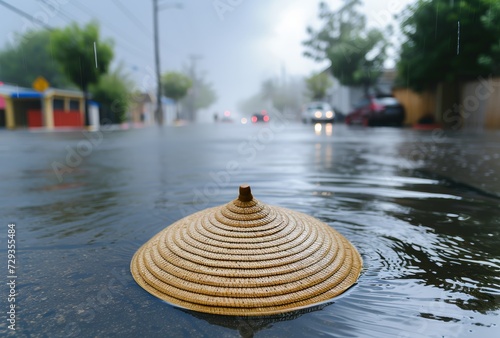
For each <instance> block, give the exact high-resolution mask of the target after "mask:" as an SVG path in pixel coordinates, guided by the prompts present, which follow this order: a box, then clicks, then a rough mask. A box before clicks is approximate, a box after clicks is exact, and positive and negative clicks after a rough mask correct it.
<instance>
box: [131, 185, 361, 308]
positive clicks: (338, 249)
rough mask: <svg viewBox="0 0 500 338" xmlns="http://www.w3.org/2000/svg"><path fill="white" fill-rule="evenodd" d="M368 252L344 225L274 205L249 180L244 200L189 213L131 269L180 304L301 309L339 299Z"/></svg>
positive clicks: (164, 232)
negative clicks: (340, 227)
mask: <svg viewBox="0 0 500 338" xmlns="http://www.w3.org/2000/svg"><path fill="white" fill-rule="evenodd" d="M361 267H362V261H361V257H360V255H359V253H358V251H357V250H356V248H355V247H354V246H353V245H352V244H351V243H350V242H349V241H348V240H347V239H346V238H344V236H342V235H341V234H340V233H338V232H337V231H336V230H334V229H333V228H331V227H330V226H328V225H327V224H325V223H323V222H321V221H320V220H318V219H316V218H313V217H311V216H308V215H305V214H303V213H300V212H296V211H292V210H289V209H285V208H281V207H276V206H269V205H266V204H264V203H261V202H260V201H258V200H257V199H255V198H253V196H252V193H251V191H250V187H249V186H241V187H240V194H239V196H238V198H237V199H235V200H234V201H232V202H229V203H228V204H225V205H222V206H218V207H214V208H209V209H206V210H203V211H200V212H197V213H194V214H192V215H190V216H188V217H185V218H183V219H181V220H179V221H177V222H175V223H173V224H172V225H170V226H168V227H167V228H165V229H164V230H162V231H160V232H159V233H158V234H157V235H155V236H154V237H153V238H151V239H150V240H149V241H148V242H146V243H145V244H144V245H143V246H142V247H141V248H139V250H138V251H137V252H136V253H135V255H134V257H133V258H132V263H131V272H132V275H133V277H134V279H135V280H136V282H137V283H138V284H139V285H140V286H142V287H143V288H144V289H146V291H148V292H149V293H151V294H153V295H155V296H156V297H158V298H160V299H163V300H165V301H167V302H168V303H171V304H173V305H176V306H179V307H182V308H186V309H190V310H194V311H199V312H205V313H213V314H220V315H237V316H259V315H270V314H276V313H281V312H287V311H294V310H298V309H301V308H304V307H309V306H312V305H316V304H318V303H321V302H324V301H328V300H331V299H332V298H333V297H335V296H337V295H339V294H341V293H342V292H344V291H346V290H347V289H348V288H349V287H350V286H352V285H353V284H354V283H355V282H356V280H357V279H358V277H359V274H360V271H361Z"/></svg>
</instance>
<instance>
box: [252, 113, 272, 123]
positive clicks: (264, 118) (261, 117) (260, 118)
mask: <svg viewBox="0 0 500 338" xmlns="http://www.w3.org/2000/svg"><path fill="white" fill-rule="evenodd" d="M251 120H252V123H257V122H269V115H267V112H266V111H265V110H263V111H261V112H260V113H255V114H253V115H252V119H251Z"/></svg>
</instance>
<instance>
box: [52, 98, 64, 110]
mask: <svg viewBox="0 0 500 338" xmlns="http://www.w3.org/2000/svg"><path fill="white" fill-rule="evenodd" d="M54 110H64V100H63V99H54Z"/></svg>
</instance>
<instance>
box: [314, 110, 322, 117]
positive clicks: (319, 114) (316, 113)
mask: <svg viewBox="0 0 500 338" xmlns="http://www.w3.org/2000/svg"><path fill="white" fill-rule="evenodd" d="M321 116H323V114H322V113H321V112H320V111H319V110H318V111H316V112H315V113H314V117H315V118H317V119H320V118H321Z"/></svg>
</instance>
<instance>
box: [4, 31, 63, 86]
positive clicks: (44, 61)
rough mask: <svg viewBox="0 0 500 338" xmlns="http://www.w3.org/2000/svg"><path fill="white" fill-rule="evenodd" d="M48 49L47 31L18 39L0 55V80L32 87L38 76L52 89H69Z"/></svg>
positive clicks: (48, 33)
mask: <svg viewBox="0 0 500 338" xmlns="http://www.w3.org/2000/svg"><path fill="white" fill-rule="evenodd" d="M48 46H50V32H49V31H47V30H39V31H29V32H27V33H25V34H23V35H18V36H17V39H16V41H15V42H14V43H13V44H11V45H7V46H6V48H5V49H4V50H2V51H0V80H1V81H4V82H10V83H14V84H17V85H18V86H22V87H31V86H32V83H33V81H34V80H35V79H36V78H37V77H38V76H43V77H44V78H45V79H46V80H47V81H48V82H49V84H50V86H51V87H56V88H68V87H71V81H70V80H69V79H68V78H67V77H66V75H65V74H64V73H63V72H62V71H61V70H60V68H59V64H58V63H57V62H56V61H55V60H54V58H53V57H52V55H51V50H50V49H49V48H48Z"/></svg>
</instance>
